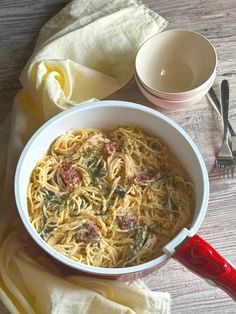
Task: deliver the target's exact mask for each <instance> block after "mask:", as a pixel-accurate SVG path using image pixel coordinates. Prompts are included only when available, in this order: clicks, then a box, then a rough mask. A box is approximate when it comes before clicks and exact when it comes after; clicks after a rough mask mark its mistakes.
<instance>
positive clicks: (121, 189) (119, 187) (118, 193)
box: [114, 185, 126, 198]
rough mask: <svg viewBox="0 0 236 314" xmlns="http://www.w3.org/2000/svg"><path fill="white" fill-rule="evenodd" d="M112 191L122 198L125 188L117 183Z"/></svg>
mask: <svg viewBox="0 0 236 314" xmlns="http://www.w3.org/2000/svg"><path fill="white" fill-rule="evenodd" d="M114 193H116V194H117V195H118V196H119V197H121V198H124V197H125V194H126V192H125V190H124V189H123V188H122V187H121V186H120V185H117V187H116V188H115V191H114Z"/></svg>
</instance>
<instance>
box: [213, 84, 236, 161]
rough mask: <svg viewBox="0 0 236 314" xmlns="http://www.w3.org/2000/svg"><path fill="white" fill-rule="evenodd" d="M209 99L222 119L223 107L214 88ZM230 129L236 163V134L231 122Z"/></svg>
mask: <svg viewBox="0 0 236 314" xmlns="http://www.w3.org/2000/svg"><path fill="white" fill-rule="evenodd" d="M207 97H208V99H209V100H210V103H211V104H212V106H213V108H214V109H215V110H216V112H217V113H218V114H219V115H220V116H221V117H222V110H221V105H220V102H219V99H218V97H217V96H216V93H215V91H214V89H213V88H212V87H211V88H210V90H209V91H208V93H207ZM228 129H229V133H230V135H231V151H232V154H233V157H234V160H235V161H236V133H235V131H234V129H233V127H232V125H231V123H230V122H229V120H228Z"/></svg>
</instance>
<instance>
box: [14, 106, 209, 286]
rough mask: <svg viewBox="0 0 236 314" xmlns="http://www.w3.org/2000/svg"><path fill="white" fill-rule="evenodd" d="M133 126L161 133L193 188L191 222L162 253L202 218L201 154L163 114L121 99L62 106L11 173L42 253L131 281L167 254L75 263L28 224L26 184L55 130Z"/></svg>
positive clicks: (23, 212) (78, 267)
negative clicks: (118, 263)
mask: <svg viewBox="0 0 236 314" xmlns="http://www.w3.org/2000/svg"><path fill="white" fill-rule="evenodd" d="M122 124H125V125H127V124H130V125H137V126H139V127H141V128H143V129H145V130H146V131H147V132H151V133H153V134H156V135H158V136H160V137H162V138H163V139H164V140H165V141H166V142H167V143H168V145H169V147H170V148H171V150H172V151H173V152H174V154H176V156H177V158H179V160H180V161H181V163H182V165H184V167H185V169H186V171H187V172H188V173H189V175H190V177H191V179H192V181H193V182H194V184H195V187H196V204H195V214H194V219H193V223H192V226H191V227H190V228H189V229H188V230H187V229H185V228H184V229H183V230H182V231H181V232H180V234H179V235H177V236H176V237H175V238H174V239H173V240H172V241H171V243H169V244H167V246H166V250H165V251H166V252H171V250H174V248H175V247H176V246H178V245H179V244H180V243H182V241H183V240H184V239H185V238H186V237H187V236H189V235H191V234H195V233H196V232H197V230H198V229H199V227H200V225H201V222H202V220H203V218H204V215H205V212H206V209H207V203H208V193H209V191H208V189H209V187H208V174H207V170H206V167H205V164H204V162H203V159H202V157H201V155H200V153H199V151H198V149H197V147H196V145H195V144H194V143H193V141H192V140H191V138H190V137H189V136H188V135H187V134H186V132H185V131H184V130H183V129H182V128H181V127H179V126H178V125H177V124H176V123H175V122H173V121H172V120H171V119H169V118H168V117H166V116H164V115H163V114H161V113H159V112H157V111H155V110H153V109H150V108H147V107H145V106H141V105H138V104H134V103H129V102H122V101H112V100H108V101H100V102H94V103H90V104H83V105H78V106H76V107H74V108H73V109H69V110H66V111H64V112H62V113H60V114H59V115H57V116H55V117H54V118H52V119H51V120H49V121H48V122H46V123H45V124H44V125H43V126H42V127H41V128H40V129H39V130H38V131H37V132H36V133H35V134H34V135H33V137H32V138H31V139H30V141H29V142H28V143H27V145H26V146H25V148H24V150H23V152H22V154H21V157H20V159H19V162H18V165H17V169H16V175H15V199H16V203H17V208H18V211H19V214H20V217H21V219H22V221H23V223H24V225H25V227H26V229H27V230H28V232H29V234H30V235H31V236H32V238H33V239H34V240H35V241H36V243H38V245H39V246H40V247H41V248H42V249H43V250H45V251H46V252H47V253H48V254H50V255H51V256H53V257H54V258H55V259H57V260H58V261H60V262H62V263H64V264H65V265H67V266H70V267H72V268H74V269H76V270H79V271H82V272H86V273H89V274H90V275H93V276H102V277H106V278H107V277H108V278H120V277H121V279H122V280H131V279H135V278H138V277H141V276H143V275H145V274H148V273H150V272H152V271H153V270H154V269H156V268H159V267H160V266H161V265H163V263H165V262H166V261H167V260H168V259H169V258H170V255H169V253H167V254H166V253H164V252H163V255H162V256H160V257H158V258H156V259H153V260H152V261H149V262H147V263H144V264H142V265H137V266H132V267H126V268H101V267H92V266H87V265H84V264H80V263H78V262H76V261H73V260H72V259H69V258H67V257H66V256H64V255H62V254H60V253H59V252H57V251H55V250H54V249H53V248H52V247H50V246H49V245H48V244H47V243H46V242H45V241H44V240H43V239H42V238H41V237H40V236H39V234H38V233H37V232H36V230H35V229H34V227H33V226H32V224H31V223H30V219H29V215H28V209H27V200H26V194H27V186H28V183H29V179H30V175H31V173H32V170H33V168H34V167H35V165H36V163H37V162H38V161H39V160H40V159H41V158H42V156H43V155H44V154H46V152H47V150H48V148H49V146H50V144H51V143H52V142H53V140H54V139H55V138H56V137H58V136H59V135H61V134H63V133H65V132H67V131H71V130H74V129H78V128H91V127H92V128H100V129H107V128H115V127H117V126H118V125H122Z"/></svg>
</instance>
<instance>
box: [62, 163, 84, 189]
mask: <svg viewBox="0 0 236 314" xmlns="http://www.w3.org/2000/svg"><path fill="white" fill-rule="evenodd" d="M60 174H61V176H62V178H63V180H64V182H65V184H66V185H67V186H68V187H70V188H73V187H74V186H75V184H76V183H78V182H79V181H80V174H79V172H78V170H76V169H75V168H74V167H73V165H72V164H71V163H69V162H65V161H63V162H62V163H61V166H60Z"/></svg>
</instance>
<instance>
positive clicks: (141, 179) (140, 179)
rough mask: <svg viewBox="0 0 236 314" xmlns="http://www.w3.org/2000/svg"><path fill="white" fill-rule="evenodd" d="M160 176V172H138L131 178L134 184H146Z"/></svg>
mask: <svg viewBox="0 0 236 314" xmlns="http://www.w3.org/2000/svg"><path fill="white" fill-rule="evenodd" d="M160 178H161V173H160V172H152V173H150V174H138V175H136V176H134V178H133V180H134V183H135V184H138V185H148V184H149V183H152V182H154V181H156V180H159V179H160Z"/></svg>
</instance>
